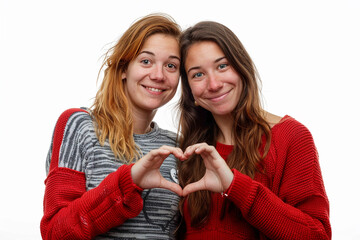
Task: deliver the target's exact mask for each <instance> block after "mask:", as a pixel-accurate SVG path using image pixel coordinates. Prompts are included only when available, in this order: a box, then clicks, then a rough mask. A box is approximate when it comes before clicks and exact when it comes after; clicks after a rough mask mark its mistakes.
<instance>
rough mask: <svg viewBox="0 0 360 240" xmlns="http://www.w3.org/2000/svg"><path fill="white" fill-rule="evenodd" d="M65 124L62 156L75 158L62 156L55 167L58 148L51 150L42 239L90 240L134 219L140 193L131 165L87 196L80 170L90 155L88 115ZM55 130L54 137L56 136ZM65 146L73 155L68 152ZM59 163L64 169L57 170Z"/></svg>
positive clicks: (89, 122)
mask: <svg viewBox="0 0 360 240" xmlns="http://www.w3.org/2000/svg"><path fill="white" fill-rule="evenodd" d="M64 114H65V113H64ZM64 114H63V115H64ZM63 115H62V116H63ZM87 118H88V120H89V121H87V120H86V119H87ZM60 119H61V120H62V121H64V120H63V118H61V117H60ZM59 122H61V121H59ZM70 122H71V123H70ZM66 124H67V129H68V131H65V132H66V134H64V139H63V140H61V141H62V147H63V148H64V151H63V152H72V153H75V154H72V155H71V156H70V155H69V154H64V153H63V154H62V155H61V157H60V161H59V163H58V162H57V158H56V157H55V156H59V155H58V154H55V153H54V152H56V150H55V149H58V148H60V147H58V148H56V147H54V150H55V151H53V149H51V151H52V152H53V155H54V156H52V157H51V164H49V163H48V166H49V165H51V166H52V167H51V169H50V173H49V175H48V177H47V179H46V181H45V184H46V189H45V197H44V216H43V218H42V221H41V226H40V228H41V233H42V237H43V238H44V239H74V238H76V239H90V238H92V237H94V236H96V235H98V234H101V233H104V232H107V231H108V230H109V229H110V228H112V227H114V226H118V225H120V224H122V223H123V222H124V221H125V220H126V219H128V218H131V217H135V216H137V215H138V214H139V213H140V211H141V209H142V198H141V195H140V193H141V189H140V188H138V187H137V186H136V185H135V184H134V183H133V182H132V178H131V167H132V165H130V166H126V165H124V166H122V167H120V168H119V169H118V170H117V171H116V172H114V173H111V174H109V175H108V176H107V177H106V178H105V179H104V180H103V181H102V182H101V183H100V185H99V186H98V187H96V188H94V189H92V190H90V191H88V192H86V180H85V173H84V172H83V169H82V168H81V167H79V166H81V165H82V163H83V162H84V161H85V160H84V159H85V157H84V155H85V154H87V153H89V152H90V153H91V152H92V149H91V146H92V144H89V142H91V141H90V140H89V138H90V137H89V134H88V132H89V131H86V130H84V129H86V124H90V125H91V119H89V116H88V115H87V114H74V115H73V116H72V119H71V121H68V122H67V123H66ZM57 129H58V128H56V131H55V135H56V134H57V132H59V131H57ZM80 129H82V130H80ZM83 130H84V131H83ZM60 132H61V134H63V132H64V131H63V130H62V131H60ZM68 136H71V137H68ZM56 139H58V137H54V141H56ZM55 145H56V146H57V144H55ZM67 146H69V148H71V150H72V151H67ZM51 151H50V152H51ZM89 155H91V154H89ZM49 156H51V155H49ZM60 163H61V166H63V167H59V166H58V164H59V165H60ZM64 163H66V164H67V165H66V164H65V165H64ZM77 163H80V164H77ZM69 166H77V168H76V169H71V167H69Z"/></svg>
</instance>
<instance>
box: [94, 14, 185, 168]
mask: <svg viewBox="0 0 360 240" xmlns="http://www.w3.org/2000/svg"><path fill="white" fill-rule="evenodd" d="M156 33H162V34H167V35H170V36H173V37H174V38H176V39H177V40H178V39H179V36H180V34H181V29H180V27H179V25H178V24H177V23H176V22H175V21H174V20H173V19H172V18H171V17H170V16H168V15H165V14H151V15H147V16H145V17H143V18H141V19H139V20H138V21H136V22H135V23H133V24H132V25H131V26H130V28H129V29H128V30H127V31H126V32H125V33H124V34H123V35H122V37H121V38H120V39H119V41H118V42H117V43H116V45H115V46H113V47H112V48H111V49H110V50H109V51H108V52H107V54H106V56H105V59H104V62H103V64H102V67H101V69H100V71H101V70H102V69H104V68H105V70H104V78H103V81H102V84H101V86H100V88H99V90H98V92H97V94H96V97H95V101H94V104H93V105H92V114H93V116H94V118H95V123H96V126H95V129H96V134H97V136H98V139H99V142H100V143H101V144H102V145H103V144H104V143H105V141H106V140H108V141H109V144H110V147H111V150H112V151H113V152H114V154H115V156H116V157H117V158H118V159H121V161H125V162H131V161H132V159H134V158H138V157H139V153H138V152H137V147H136V145H135V142H134V138H133V119H132V113H131V109H130V107H129V104H128V100H127V98H126V95H125V91H124V81H125V79H121V76H122V73H124V72H125V71H126V69H127V68H128V65H129V63H130V62H131V61H132V60H133V59H135V58H136V57H137V56H138V55H139V52H140V50H141V48H142V46H143V45H144V43H145V41H146V40H147V39H148V38H149V37H150V36H151V35H153V34H156Z"/></svg>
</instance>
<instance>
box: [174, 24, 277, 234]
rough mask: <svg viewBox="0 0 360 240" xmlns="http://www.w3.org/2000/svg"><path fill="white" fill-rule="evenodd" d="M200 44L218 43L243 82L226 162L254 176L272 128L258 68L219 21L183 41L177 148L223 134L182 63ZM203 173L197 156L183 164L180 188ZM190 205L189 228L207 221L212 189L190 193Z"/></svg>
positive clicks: (213, 140) (195, 30)
mask: <svg viewBox="0 0 360 240" xmlns="http://www.w3.org/2000/svg"><path fill="white" fill-rule="evenodd" d="M202 41H212V42H214V43H216V44H217V45H218V46H219V47H220V48H221V50H222V51H223V52H224V54H225V56H226V58H227V60H228V61H229V63H230V65H231V66H232V67H233V68H234V70H235V71H236V72H237V73H238V74H239V76H240V78H241V81H242V86H243V90H242V93H241V95H240V100H239V102H238V104H237V106H236V107H235V109H234V110H233V112H232V116H233V119H234V125H233V132H234V134H233V137H234V143H235V144H234V148H233V151H232V153H231V154H230V155H229V157H228V159H227V163H228V165H229V167H230V168H235V169H237V170H239V171H240V172H241V173H243V174H246V175H248V176H250V177H252V178H253V177H254V175H255V173H256V172H257V170H258V164H259V163H260V162H261V160H262V159H263V157H264V156H265V155H266V153H267V151H268V149H269V146H270V126H269V124H268V123H267V122H266V120H265V117H264V110H263V109H262V107H261V99H260V90H259V86H258V84H259V83H258V81H260V79H259V77H258V74H257V71H256V68H255V65H254V64H253V62H252V60H251V58H250V56H249V54H248V53H247V51H246V50H245V48H244V47H243V45H242V43H241V42H240V40H239V39H238V38H237V36H236V35H235V34H234V33H233V32H232V31H231V30H230V29H229V28H227V27H226V26H224V25H222V24H220V23H217V22H211V21H205V22H200V23H198V24H196V25H195V26H193V27H190V28H188V29H187V30H186V31H185V32H183V34H182V36H181V38H180V48H181V67H180V74H181V83H182V84H181V86H182V94H181V97H180V101H179V110H180V123H179V131H180V133H181V134H179V145H180V147H181V148H182V149H183V150H185V149H186V148H187V147H188V146H190V145H193V144H195V143H199V142H206V143H208V144H210V145H215V144H216V140H217V136H218V133H219V128H218V127H217V125H216V122H215V120H214V118H213V116H212V114H211V112H209V111H208V110H206V109H204V108H202V107H200V106H196V105H195V103H194V97H193V95H192V93H191V89H190V86H189V83H188V78H187V75H186V70H185V65H184V62H185V60H186V56H187V53H188V50H189V48H190V46H191V45H192V44H194V43H198V42H202ZM263 136H265V137H266V144H265V147H264V149H263V150H262V151H261V152H262V153H263V154H261V152H260V151H259V149H260V148H261V146H262V143H263V140H262V138H263ZM205 170H206V169H205V165H204V163H203V161H202V160H201V157H200V156H196V155H194V156H192V157H191V159H189V160H187V161H184V162H181V163H180V164H179V181H180V185H181V186H182V187H184V186H186V185H187V184H189V183H192V182H195V181H198V180H200V179H201V178H202V177H203V176H204V173H205ZM184 201H185V199H182V200H181V202H180V206H181V207H180V209H181V210H182V209H183V205H184ZM187 201H188V206H189V212H190V215H191V225H192V226H195V227H197V226H201V225H202V224H203V223H205V222H206V220H207V217H208V215H209V212H210V205H211V193H210V192H209V191H198V192H194V193H191V194H189V196H188V197H187ZM230 207H231V206H230ZM223 211H224V210H223ZM223 214H224V212H223Z"/></svg>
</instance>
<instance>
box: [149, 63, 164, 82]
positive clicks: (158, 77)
mask: <svg viewBox="0 0 360 240" xmlns="http://www.w3.org/2000/svg"><path fill="white" fill-rule="evenodd" d="M163 71H164V69H163V67H162V66H161V65H156V66H154V67H153V68H152V69H151V72H150V78H151V79H152V80H155V81H162V80H164V77H165V75H164V72H163Z"/></svg>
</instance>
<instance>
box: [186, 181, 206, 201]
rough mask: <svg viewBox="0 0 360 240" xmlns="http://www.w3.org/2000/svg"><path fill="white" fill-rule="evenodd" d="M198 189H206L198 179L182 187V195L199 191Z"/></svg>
mask: <svg viewBox="0 0 360 240" xmlns="http://www.w3.org/2000/svg"><path fill="white" fill-rule="evenodd" d="M200 190H206V187H205V185H204V182H203V181H202V180H199V181H197V182H194V183H190V184H188V185H186V186H185V187H184V189H183V196H184V197H185V196H187V195H188V194H190V193H193V192H196V191H200Z"/></svg>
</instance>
